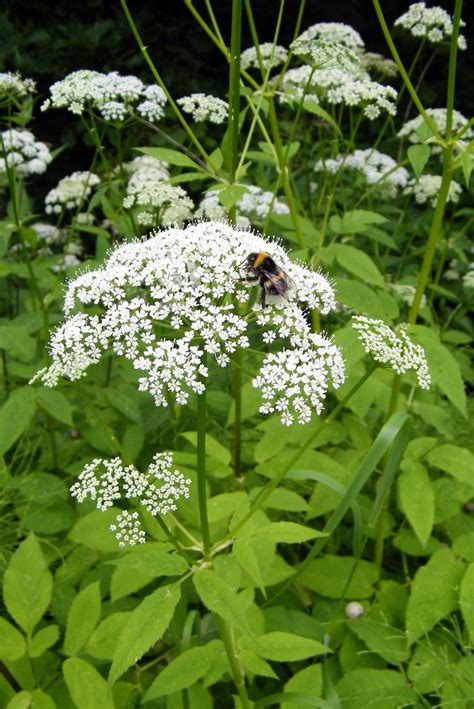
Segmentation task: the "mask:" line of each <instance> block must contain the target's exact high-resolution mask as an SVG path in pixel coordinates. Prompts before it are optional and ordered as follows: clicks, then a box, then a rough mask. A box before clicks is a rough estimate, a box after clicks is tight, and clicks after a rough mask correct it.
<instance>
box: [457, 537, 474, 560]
mask: <svg viewBox="0 0 474 709" xmlns="http://www.w3.org/2000/svg"><path fill="white" fill-rule="evenodd" d="M453 551H454V553H455V554H456V555H457V556H462V557H463V558H464V559H465V560H466V561H474V530H473V531H472V532H467V533H466V534H461V535H460V536H459V537H457V538H456V539H455V540H454V542H453Z"/></svg>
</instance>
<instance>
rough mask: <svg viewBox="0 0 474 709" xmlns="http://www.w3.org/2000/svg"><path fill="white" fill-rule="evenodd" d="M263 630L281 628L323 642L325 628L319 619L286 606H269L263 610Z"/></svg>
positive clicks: (270, 630) (269, 630) (271, 630)
mask: <svg viewBox="0 0 474 709" xmlns="http://www.w3.org/2000/svg"><path fill="white" fill-rule="evenodd" d="M264 616H265V630H266V631H267V632H268V633H270V632H273V631H275V630H281V631H284V632H287V633H294V634H296V635H302V636H303V637H305V638H311V640H317V641H318V642H323V640H324V633H325V628H324V625H323V624H322V623H320V622H319V620H316V618H314V617H312V616H310V615H308V613H303V612H302V611H297V610H293V609H291V608H287V607H286V606H270V607H268V608H265V610H264Z"/></svg>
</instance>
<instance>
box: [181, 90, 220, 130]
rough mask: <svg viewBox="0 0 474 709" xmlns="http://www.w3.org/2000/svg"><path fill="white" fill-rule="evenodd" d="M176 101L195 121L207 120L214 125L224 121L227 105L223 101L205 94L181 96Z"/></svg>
mask: <svg viewBox="0 0 474 709" xmlns="http://www.w3.org/2000/svg"><path fill="white" fill-rule="evenodd" d="M176 103H177V104H179V105H180V106H181V108H182V109H183V111H184V112H185V113H190V114H191V115H192V117H193V119H194V120H195V121H209V123H215V124H216V125H220V124H221V123H225V122H226V120H227V116H228V113H229V106H228V104H227V103H226V102H225V101H223V100H222V99H221V98H217V97H216V96H209V95H206V94H200V93H197V94H191V95H190V96H183V98H179V99H178V100H177V101H176Z"/></svg>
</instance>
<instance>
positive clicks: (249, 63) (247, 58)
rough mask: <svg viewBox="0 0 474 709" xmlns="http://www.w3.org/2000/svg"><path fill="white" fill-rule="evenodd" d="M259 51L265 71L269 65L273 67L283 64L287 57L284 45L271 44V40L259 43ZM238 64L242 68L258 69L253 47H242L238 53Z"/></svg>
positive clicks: (255, 52) (256, 56) (255, 51)
mask: <svg viewBox="0 0 474 709" xmlns="http://www.w3.org/2000/svg"><path fill="white" fill-rule="evenodd" d="M259 51H260V58H261V60H262V64H263V68H264V69H265V71H268V68H269V66H270V67H271V68H272V69H274V68H275V67H276V66H280V64H284V63H285V62H286V60H287V58H288V52H287V50H286V49H285V47H281V46H280V45H279V44H276V45H273V44H272V42H263V44H260V45H259ZM240 65H241V67H242V69H260V64H259V61H258V55H257V50H256V49H255V47H249V48H248V49H244V51H243V52H242V54H241V55H240Z"/></svg>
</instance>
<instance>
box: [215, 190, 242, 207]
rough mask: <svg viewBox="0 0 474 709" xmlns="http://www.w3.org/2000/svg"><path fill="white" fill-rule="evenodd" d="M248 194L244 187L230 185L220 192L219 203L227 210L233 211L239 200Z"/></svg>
mask: <svg viewBox="0 0 474 709" xmlns="http://www.w3.org/2000/svg"><path fill="white" fill-rule="evenodd" d="M247 192H248V189H247V187H245V186H244V185H230V187H224V189H222V190H219V192H218V194H219V202H220V203H221V204H222V205H223V206H224V207H225V208H226V209H227V210H229V209H231V208H232V207H233V206H234V205H235V204H236V203H237V202H238V201H239V199H240V198H241V197H242V196H243V195H244V194H246V193H247Z"/></svg>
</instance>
